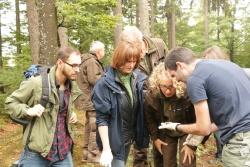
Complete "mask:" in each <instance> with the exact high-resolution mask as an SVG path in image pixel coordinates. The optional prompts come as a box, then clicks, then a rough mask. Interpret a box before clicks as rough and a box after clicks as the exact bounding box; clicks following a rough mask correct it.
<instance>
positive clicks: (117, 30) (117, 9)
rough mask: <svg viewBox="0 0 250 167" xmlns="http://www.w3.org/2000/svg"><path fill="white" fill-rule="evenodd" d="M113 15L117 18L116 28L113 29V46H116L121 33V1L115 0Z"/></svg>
mask: <svg viewBox="0 0 250 167" xmlns="http://www.w3.org/2000/svg"><path fill="white" fill-rule="evenodd" d="M114 14H115V16H116V17H117V18H118V21H117V23H116V27H115V30H114V38H115V46H116V45H117V43H118V40H119V36H120V34H121V31H122V22H123V21H122V17H123V15H122V0H117V3H116V7H115V9H114Z"/></svg>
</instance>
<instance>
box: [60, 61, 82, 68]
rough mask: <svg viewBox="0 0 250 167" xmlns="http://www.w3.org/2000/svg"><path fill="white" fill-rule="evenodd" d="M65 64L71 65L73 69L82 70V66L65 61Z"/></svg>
mask: <svg viewBox="0 0 250 167" xmlns="http://www.w3.org/2000/svg"><path fill="white" fill-rule="evenodd" d="M63 62H64V63H65V64H67V65H69V66H70V67H71V68H72V69H79V68H80V64H70V63H68V62H66V61H63Z"/></svg>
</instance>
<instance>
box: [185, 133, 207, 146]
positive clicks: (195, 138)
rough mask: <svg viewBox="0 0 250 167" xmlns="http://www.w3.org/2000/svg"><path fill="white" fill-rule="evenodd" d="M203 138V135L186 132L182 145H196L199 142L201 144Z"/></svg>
mask: <svg viewBox="0 0 250 167" xmlns="http://www.w3.org/2000/svg"><path fill="white" fill-rule="evenodd" d="M203 139H204V136H199V135H193V134H188V136H187V138H186V141H185V142H184V143H183V145H189V146H198V145H199V144H201V142H202V140H203Z"/></svg>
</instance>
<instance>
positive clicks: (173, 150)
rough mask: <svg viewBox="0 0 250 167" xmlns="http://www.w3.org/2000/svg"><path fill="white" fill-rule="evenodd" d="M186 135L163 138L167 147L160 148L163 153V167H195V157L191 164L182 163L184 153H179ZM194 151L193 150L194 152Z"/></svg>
mask: <svg viewBox="0 0 250 167" xmlns="http://www.w3.org/2000/svg"><path fill="white" fill-rule="evenodd" d="M186 137H187V135H184V136H182V137H169V136H166V137H164V142H166V143H168V145H167V146H163V147H162V153H163V164H164V167H177V166H179V167H195V166H196V157H195V158H194V159H192V162H191V164H189V162H188V161H186V162H185V163H183V159H184V153H182V152H181V149H182V148H183V143H184V142H185V140H186ZM178 144H179V165H177V152H178ZM194 151H195V150H194Z"/></svg>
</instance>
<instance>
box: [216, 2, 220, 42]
mask: <svg viewBox="0 0 250 167" xmlns="http://www.w3.org/2000/svg"><path fill="white" fill-rule="evenodd" d="M216 13H217V16H216V24H217V25H216V27H217V33H216V34H217V41H218V42H219V41H220V1H219V0H217V4H216Z"/></svg>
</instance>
